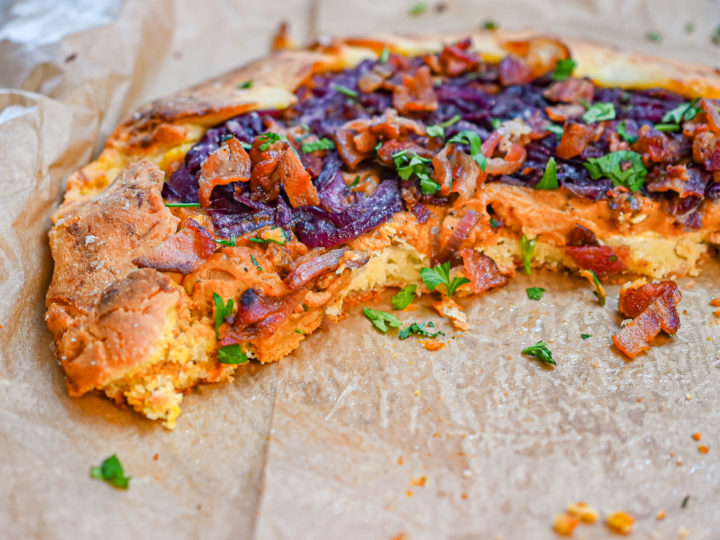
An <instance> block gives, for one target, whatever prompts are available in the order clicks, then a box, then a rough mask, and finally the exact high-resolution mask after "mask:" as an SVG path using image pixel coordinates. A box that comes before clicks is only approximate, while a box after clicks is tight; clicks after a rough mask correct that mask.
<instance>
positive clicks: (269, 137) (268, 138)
mask: <svg viewBox="0 0 720 540" xmlns="http://www.w3.org/2000/svg"><path fill="white" fill-rule="evenodd" d="M258 137H259V138H260V139H261V140H264V141H265V142H264V143H262V144H261V145H260V150H261V151H262V152H264V151H265V150H267V149H268V148H270V145H271V144H272V143H274V142H278V141H280V140H284V137H283V136H281V135H278V134H277V133H273V132H272V131H268V132H266V133H262V134H260V135H258Z"/></svg>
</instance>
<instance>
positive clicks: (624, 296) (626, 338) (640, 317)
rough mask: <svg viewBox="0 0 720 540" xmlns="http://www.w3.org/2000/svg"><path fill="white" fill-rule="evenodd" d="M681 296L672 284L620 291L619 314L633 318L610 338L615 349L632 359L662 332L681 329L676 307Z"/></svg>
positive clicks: (660, 283)
mask: <svg viewBox="0 0 720 540" xmlns="http://www.w3.org/2000/svg"><path fill="white" fill-rule="evenodd" d="M681 299H682V294H681V293H680V290H679V289H678V287H677V285H676V284H675V282H673V281H660V282H654V283H648V284H635V283H634V284H632V285H630V286H629V287H625V288H623V289H622V290H621V291H620V302H619V309H620V311H621V312H622V313H623V314H624V315H626V316H628V317H632V318H633V321H632V322H631V323H629V324H626V325H625V326H624V327H623V328H622V329H621V330H620V331H619V332H618V333H617V334H615V335H614V336H613V337H612V340H613V343H614V344H615V346H616V347H617V348H618V350H620V352H622V353H623V354H625V355H626V356H628V357H629V358H635V357H636V356H637V355H638V354H640V353H641V352H643V351H646V350H648V349H649V348H650V345H649V343H650V341H651V340H652V339H653V338H654V337H655V336H657V335H658V334H659V333H660V331H661V330H663V331H665V332H666V333H668V334H670V335H672V334H674V333H675V332H677V331H678V328H680V317H679V316H678V313H677V309H676V306H677V305H678V303H679V302H680V300H681Z"/></svg>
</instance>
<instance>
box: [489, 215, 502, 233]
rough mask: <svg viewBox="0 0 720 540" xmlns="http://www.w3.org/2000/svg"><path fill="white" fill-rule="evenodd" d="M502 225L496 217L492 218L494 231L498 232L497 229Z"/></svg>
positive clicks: (491, 222) (491, 223) (491, 224)
mask: <svg viewBox="0 0 720 540" xmlns="http://www.w3.org/2000/svg"><path fill="white" fill-rule="evenodd" d="M500 225H501V223H500V222H499V221H498V220H497V219H495V218H494V217H491V218H490V226H491V227H492V228H493V230H497V228H498V227H499V226H500Z"/></svg>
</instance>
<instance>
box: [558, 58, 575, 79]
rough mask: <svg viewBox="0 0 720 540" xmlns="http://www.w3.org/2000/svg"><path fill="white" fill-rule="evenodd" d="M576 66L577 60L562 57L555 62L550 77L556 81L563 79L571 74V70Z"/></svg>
mask: <svg viewBox="0 0 720 540" xmlns="http://www.w3.org/2000/svg"><path fill="white" fill-rule="evenodd" d="M576 66H577V62H575V60H573V59H572V58H562V59H560V60H558V61H557V63H556V64H555V69H553V72H552V78H553V79H555V80H556V81H564V80H565V79H567V78H568V77H570V76H571V75H572V72H573V70H574V69H575V67H576Z"/></svg>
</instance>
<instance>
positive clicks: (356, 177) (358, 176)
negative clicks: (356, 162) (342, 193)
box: [348, 174, 360, 188]
mask: <svg viewBox="0 0 720 540" xmlns="http://www.w3.org/2000/svg"><path fill="white" fill-rule="evenodd" d="M359 183H360V175H359V174H358V175H356V176H355V180H353V181H352V182H350V183H349V184H348V187H349V188H354V187H356V186H357V185H358V184H359Z"/></svg>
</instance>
